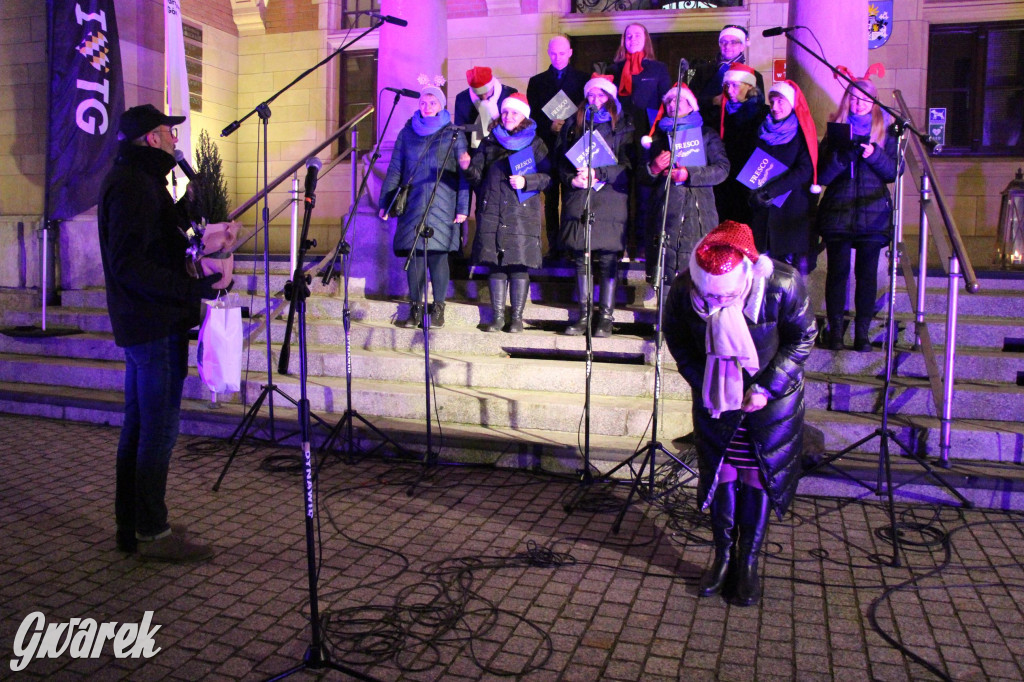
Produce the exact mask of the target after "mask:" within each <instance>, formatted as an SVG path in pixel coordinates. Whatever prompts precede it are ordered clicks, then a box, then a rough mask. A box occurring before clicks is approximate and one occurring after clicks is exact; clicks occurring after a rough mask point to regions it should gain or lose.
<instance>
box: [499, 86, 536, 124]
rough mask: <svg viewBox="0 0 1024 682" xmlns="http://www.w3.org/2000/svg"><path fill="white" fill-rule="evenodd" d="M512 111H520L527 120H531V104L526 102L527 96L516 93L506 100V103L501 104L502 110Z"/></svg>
mask: <svg viewBox="0 0 1024 682" xmlns="http://www.w3.org/2000/svg"><path fill="white" fill-rule="evenodd" d="M506 109H511V110H512V111H518V112H519V113H520V114H522V115H523V116H525V117H526V118H530V103H529V102H528V101H527V100H526V95H524V94H523V93H521V92H514V93H512V94H511V95H509V96H508V97H506V98H505V101H504V102H502V103H501V110H502V111H505V110H506Z"/></svg>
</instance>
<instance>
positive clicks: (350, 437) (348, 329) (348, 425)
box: [318, 93, 412, 462]
mask: <svg viewBox="0 0 1024 682" xmlns="http://www.w3.org/2000/svg"><path fill="white" fill-rule="evenodd" d="M401 97H402V95H401V94H400V93H395V99H394V101H393V102H392V103H391V111H390V112H388V117H387V119H386V120H385V121H384V128H383V130H381V133H380V137H379V138H378V139H377V144H376V145H375V146H374V149H373V154H372V155H371V157H370V166H369V167H370V169H371V170H372V169H373V167H374V166H375V165H376V164H377V160H378V159H379V158H380V148H381V144H382V143H383V141H384V135H385V134H386V133H387V130H388V126H389V125H390V124H391V117H392V116H394V114H395V108H396V107H397V106H398V100H399V99H401ZM352 172H353V173H354V172H355V168H354V167H353V169H352ZM369 178H370V173H369V172H367V173H366V174H364V175H363V179H362V181H361V182H360V183H359V190H358V191H357V192H356V195H355V197H353V199H352V205H351V206H350V207H349V211H348V217H347V218H346V219H345V225H344V226H342V228H341V238H340V239H338V244H337V246H335V247H334V252H333V253H332V254H331V256H329V257H328V258H327V259H326V260H325V261H322V262H325V263H326V264H325V265H324V267H323V268H322V269H321V270H320V272H319V273H318V274H319V276H320V278H321V279H320V281H321V282H322V283H323V285H324V286H327V285H328V284H330V283H331V280H332V279H333V278H334V277H335V276H336V275H337V273H336V272H335V262H337V260H338V258H340V257H341V256H345V259H344V261H343V264H342V285H343V287H342V288H343V289H344V302H343V304H342V318H341V319H342V326H343V327H344V329H345V413H344V414H343V415H342V416H341V419H339V420H338V422H337V424H335V425H334V428H333V429H331V432H330V434H328V436H327V440H325V441H324V443H323V445H322V446H321V449H322V450H324V451H326V450H330V449H331V448H332V447H334V443H335V441H336V440H337V439H338V437H339V436H340V435H341V433H342V432H343V431H344V433H345V438H344V446H343V448H342V452H344V453H345V454H346V455H347V457H348V460H349V462H352V461H353V458H354V456H355V452H356V450H357V449H358V448H357V446H356V440H355V429H354V426H355V424H354V421H355V420H357V419H358V420H359V422H360V423H362V424H363V426H365V427H366V428H368V429H370V430H371V431H373V433H374V434H376V435H377V436H378V437H379V438H380V439H381V440H380V443H378V444H377V445H376V446H375V447H374V448H373V449H372V450H370V452H368V453H366V455H367V456H370V455H372V454H373V453H374V452H376V451H377V450H378V449H380V448H382V447H383V446H385V445H390V446H391V447H393V448H394V449H395V450H397V451H398V452H399V453H400V454H402V455H406V456H412V453H410V452H409V451H408V450H406V449H405V448H404V447H402V446H401V445H399V444H398V442H397V441H395V440H394V439H392V438H391V437H389V436H388V435H386V434H385V433H384V432H383V431H381V430H380V429H379V428H377V427H376V426H374V425H373V424H372V423H371V422H370V421H369V420H368V419H366V418H365V417H363V416H362V415H361V414H359V413H358V412H356V411H355V410H354V409H352V314H351V309H350V307H349V298H348V283H349V268H350V266H351V261H352V259H351V257H350V254H351V251H352V247H351V245H350V244H349V243H348V242H347V241H345V237H347V236H348V231H349V228H350V227H351V225H352V220H353V219H354V218H355V215H356V209H357V208H358V206H359V202H360V201H361V200H362V198H363V194H364V193H365V192H366V186H367V181H368V180H369Z"/></svg>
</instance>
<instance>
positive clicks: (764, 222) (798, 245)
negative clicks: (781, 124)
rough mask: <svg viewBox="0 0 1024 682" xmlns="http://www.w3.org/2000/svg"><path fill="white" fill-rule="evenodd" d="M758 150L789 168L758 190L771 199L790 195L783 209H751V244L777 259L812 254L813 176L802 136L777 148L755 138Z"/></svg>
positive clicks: (781, 207)
mask: <svg viewBox="0 0 1024 682" xmlns="http://www.w3.org/2000/svg"><path fill="white" fill-rule="evenodd" d="M790 115H791V116H796V114H790ZM757 147H758V148H759V149H763V150H764V151H765V152H766V153H767V154H771V155H772V156H773V157H775V158H776V159H778V160H779V161H781V162H782V163H783V164H784V165H785V166H786V167H787V168H788V170H787V171H786V172H784V173H781V174H779V175H777V176H775V177H774V178H772V179H771V180H769V181H768V182H766V183H764V184H763V185H762V186H761V191H762V192H763V193H764V194H765V195H766V196H768V197H771V198H773V199H774V198H775V197H777V196H779V195H781V194H785V193H786V192H790V195H789V196H788V197H786V201H785V203H783V204H782V206H775V205H774V204H771V205H768V206H756V207H754V209H753V215H752V216H751V218H750V230H751V231H752V232H753V233H754V245H755V246H756V247H757V250H758V251H763V252H767V253H770V254H771V255H773V256H780V257H781V256H783V255H784V254H787V253H796V254H803V253H809V252H811V250H812V247H813V243H812V241H811V240H812V238H813V237H814V234H813V231H812V230H811V201H812V197H813V195H812V194H811V178H812V177H813V176H814V166H813V165H812V164H811V153H810V151H808V149H807V142H806V141H805V140H804V136H803V134H802V133H801V132H800V130H797V132H796V135H794V136H793V139H792V140H790V141H789V142H787V143H785V144H776V145H772V144H768V143H766V142H765V141H764V140H762V139H760V138H758V140H757ZM748 191H749V190H748Z"/></svg>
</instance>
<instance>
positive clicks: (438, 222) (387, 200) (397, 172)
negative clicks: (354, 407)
mask: <svg viewBox="0 0 1024 682" xmlns="http://www.w3.org/2000/svg"><path fill="white" fill-rule="evenodd" d="M451 122H452V120H451V115H450V114H449V113H448V111H447V110H445V96H444V93H443V92H442V91H441V89H440V88H438V87H435V86H433V85H431V86H428V87H425V88H423V89H422V91H421V93H420V102H419V111H417V112H416V113H414V114H413V115H412V118H410V119H409V122H408V123H406V125H405V127H404V128H402V130H401V131H400V132H399V133H398V139H397V140H396V142H395V151H394V153H393V154H392V156H391V163H390V164H389V165H388V173H387V176H386V177H385V178H384V186H383V187H382V188H381V201H380V205H381V209H380V217H381V219H382V220H388V218H389V217H390V215H389V213H388V211H389V210H390V209H391V207H392V203H393V201H394V199H395V196H396V194H397V193H398V190H399V188H400V187H401V186H402V185H405V184H408V185H409V186H410V187H409V197H408V203H407V207H406V210H405V212H404V213H402V215H400V216H398V225H397V226H396V228H395V238H394V242H393V249H394V252H395V255H396V256H399V257H401V258H405V257H406V256H408V255H409V251H410V250H411V249H415V253H414V254H413V257H412V260H411V261H410V263H409V269H408V271H407V274H408V278H409V300H410V301H411V304H410V306H409V316H408V317H407V318H406V319H404V320H402V321H400V322H399V323H398V325H399V326H400V327H418V326H420V324H422V322H423V312H424V311H423V286H424V282H423V280H424V259H423V242H422V240H417V239H416V229H417V228H418V227H419V225H420V222H421V221H422V220H423V217H424V213H426V212H427V202H428V201H430V194H431V192H432V191H433V189H434V183H435V181H436V180H437V177H438V174H440V176H441V181H440V183H438V185H437V194H436V196H435V197H434V203H433V204H432V205H431V206H430V212H429V213H427V216H426V221H425V226H426V227H427V228H429V229H431V230H433V235H432V236H431V237H430V238H429V239H427V258H426V270H427V272H428V273H429V274H430V284H431V288H432V290H433V292H434V304H433V306H431V310H430V326H431V327H443V326H444V304H445V296H446V294H447V293H448V282H449V271H448V254H449V253H450V252H452V251H456V250H458V248H459V241H460V237H461V230H462V228H461V224H462V223H463V222H465V220H466V216H467V215H468V214H469V187H468V185H467V184H466V183H465V181H464V180H463V177H462V172H461V170H460V169H459V164H458V159H459V157H460V156H461V155H462V154H464V153H465V152H466V139H465V137H463V136H462V135H461V134H459V133H458V132H457V131H456V130H455V129H454V128H453V127H452V125H451ZM453 139H454V143H453V145H452V147H451V151H450V153H449V150H448V149H449V143H452V140H453ZM446 153H447V154H448V160H447V162H445V154H446ZM442 164H444V165H443V167H442Z"/></svg>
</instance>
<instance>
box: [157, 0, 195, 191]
mask: <svg viewBox="0 0 1024 682" xmlns="http://www.w3.org/2000/svg"><path fill="white" fill-rule="evenodd" d="M164 73H165V74H167V75H166V78H167V82H166V83H165V87H164V92H165V104H166V106H165V108H164V109H165V110H164V113H165V114H167V115H168V116H184V117H185V122H184V123H182V124H181V125H179V126H178V144H177V148H178V149H180V150H181V151H182V152H184V154H185V158H186V159H188V162H189V163H190V164H191V165H192V167H193V168H194V167H195V161H194V160H193V159H192V123H191V118H189V106H188V72H187V71H186V70H185V36H184V35H183V33H182V30H181V0H164ZM184 182H187V181H186V180H185V179H184V178H181V177H179V178H178V183H179V187H184V186H185V185H184V184H183V183H184ZM179 195H180V192H179Z"/></svg>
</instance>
